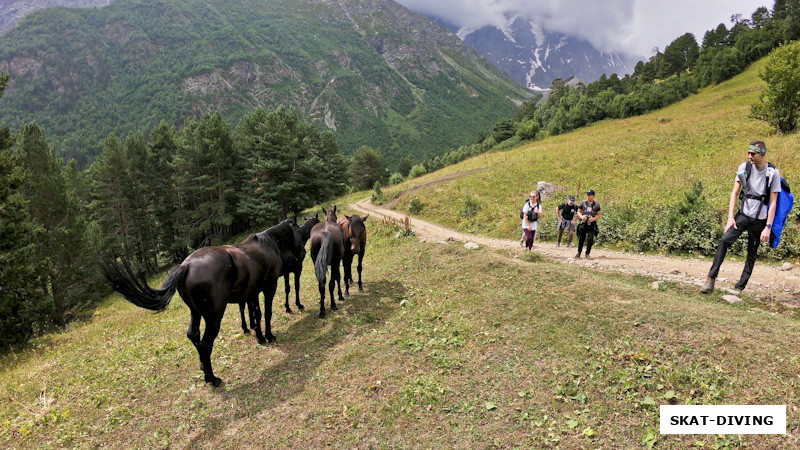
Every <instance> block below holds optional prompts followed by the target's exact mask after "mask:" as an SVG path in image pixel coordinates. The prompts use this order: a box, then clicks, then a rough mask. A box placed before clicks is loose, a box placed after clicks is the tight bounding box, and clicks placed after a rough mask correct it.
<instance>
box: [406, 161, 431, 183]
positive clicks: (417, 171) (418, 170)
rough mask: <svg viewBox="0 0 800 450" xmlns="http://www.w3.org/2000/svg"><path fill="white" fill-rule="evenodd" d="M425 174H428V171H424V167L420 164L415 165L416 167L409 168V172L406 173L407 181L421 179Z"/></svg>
mask: <svg viewBox="0 0 800 450" xmlns="http://www.w3.org/2000/svg"><path fill="white" fill-rule="evenodd" d="M426 173H428V171H427V170H425V166H424V165H422V164H417V165H416V166H414V167H412V168H411V171H410V172H408V179H409V180H411V179H413V178H417V177H421V176H422V175H425V174H426Z"/></svg>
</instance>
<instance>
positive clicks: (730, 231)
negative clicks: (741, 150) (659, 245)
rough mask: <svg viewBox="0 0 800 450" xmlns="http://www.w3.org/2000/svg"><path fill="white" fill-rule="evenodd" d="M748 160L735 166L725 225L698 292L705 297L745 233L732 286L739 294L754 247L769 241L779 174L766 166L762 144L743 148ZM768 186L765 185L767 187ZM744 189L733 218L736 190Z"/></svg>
mask: <svg viewBox="0 0 800 450" xmlns="http://www.w3.org/2000/svg"><path fill="white" fill-rule="evenodd" d="M747 155H748V158H749V161H746V162H743V163H742V164H740V165H739V169H738V170H737V172H736V178H735V181H734V182H733V190H732V191H731V198H730V200H729V201H728V222H727V223H726V224H725V234H723V235H722V239H720V241H719V246H718V247H717V254H716V256H715V257H714V263H713V264H712V265H711V270H710V271H709V272H708V278H707V279H706V282H705V284H704V285H703V287H702V288H700V292H702V293H704V294H708V293H711V292H713V291H714V282H715V281H716V278H717V275H719V268H720V266H721V265H722V261H724V260H725V255H726V253H727V252H728V249H729V248H730V247H731V245H733V243H734V242H736V240H737V239H739V236H741V235H742V233H744V232H745V231H747V259H746V260H745V263H744V270H743V271H742V276H741V278H739V281H738V282H737V283H736V286H734V289H736V291H737V293H740V292H741V291H742V290H744V288H745V286H747V282H748V281H749V280H750V275H751V274H752V273H753V266H755V264H756V257H757V256H758V247H759V245H760V244H761V243H762V242H766V241H768V240H769V238H770V234H771V229H772V224H773V223H774V220H775V211H776V207H777V203H778V193H779V192H780V191H781V175H780V173H779V172H778V169H776V168H775V167H774V166H772V165H770V164H767V159H766V155H767V145H766V144H765V143H764V142H763V141H758V140H756V141H752V142H750V146H749V147H748V148H747ZM768 184H769V185H768ZM740 190H744V192H743V195H742V197H741V205H740V206H739V212H738V213H736V214H735V215H734V210H735V209H736V204H737V203H739V200H740V198H739V191H740Z"/></svg>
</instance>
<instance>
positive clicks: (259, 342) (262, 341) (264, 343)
mask: <svg viewBox="0 0 800 450" xmlns="http://www.w3.org/2000/svg"><path fill="white" fill-rule="evenodd" d="M258 344H259V345H267V340H266V339H264V338H259V339H258Z"/></svg>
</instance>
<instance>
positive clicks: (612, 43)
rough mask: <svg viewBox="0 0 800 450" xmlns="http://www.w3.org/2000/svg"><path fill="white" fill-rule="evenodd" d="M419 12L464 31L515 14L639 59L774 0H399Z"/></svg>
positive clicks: (497, 22)
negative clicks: (656, 48) (685, 36)
mask: <svg viewBox="0 0 800 450" xmlns="http://www.w3.org/2000/svg"><path fill="white" fill-rule="evenodd" d="M396 1H397V2H398V3H400V4H401V5H403V6H405V7H407V8H409V9H412V10H414V11H417V12H420V13H423V14H427V15H433V16H437V17H441V18H442V19H444V20H446V21H448V22H450V23H453V24H455V25H457V26H459V27H462V28H463V27H468V28H475V29H477V28H480V27H482V26H486V25H493V26H501V25H503V24H504V23H505V22H506V21H507V20H508V19H510V18H512V17H514V16H521V17H526V18H531V19H533V21H534V22H536V23H538V24H540V25H541V26H542V27H543V28H544V29H545V30H546V31H549V32H558V33H565V34H569V35H572V36H577V37H581V38H584V39H586V40H587V41H589V42H590V43H591V44H592V45H594V46H595V47H596V48H598V49H599V50H602V51H607V52H612V51H613V52H620V53H625V54H628V55H631V56H636V57H647V56H650V55H651V52H652V49H653V48H654V47H658V48H659V49H662V50H663V49H664V47H666V46H667V45H668V44H669V43H670V42H672V41H673V40H675V38H677V37H678V36H680V35H682V34H684V33H687V32H688V33H693V34H694V35H695V38H696V39H697V42H698V43H699V44H702V41H703V34H705V32H706V31H708V30H710V29H713V28H716V27H717V25H719V24H720V23H724V24H725V25H726V26H727V27H729V28H730V26H731V23H730V17H731V15H733V14H741V15H742V16H743V17H744V18H750V16H751V15H752V14H753V11H755V10H756V8H758V7H760V6H766V7H767V8H769V9H772V6H773V3H774V2H773V1H772V0H769V1H767V0H701V1H698V0H605V1H602V2H601V1H594V0H396Z"/></svg>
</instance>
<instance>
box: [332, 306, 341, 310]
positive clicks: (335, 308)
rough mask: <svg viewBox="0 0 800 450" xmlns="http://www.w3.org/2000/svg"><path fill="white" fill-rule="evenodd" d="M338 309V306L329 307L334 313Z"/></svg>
mask: <svg viewBox="0 0 800 450" xmlns="http://www.w3.org/2000/svg"><path fill="white" fill-rule="evenodd" d="M338 309H339V307H338V306H336V305H331V311H336V310H338Z"/></svg>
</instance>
